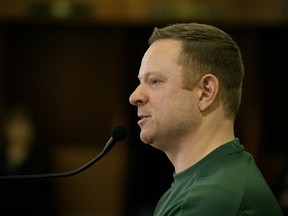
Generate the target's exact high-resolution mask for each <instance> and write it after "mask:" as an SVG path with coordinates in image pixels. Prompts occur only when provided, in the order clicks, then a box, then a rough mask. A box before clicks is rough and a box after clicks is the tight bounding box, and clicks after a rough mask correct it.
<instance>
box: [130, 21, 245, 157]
mask: <svg viewBox="0 0 288 216" xmlns="http://www.w3.org/2000/svg"><path fill="white" fill-rule="evenodd" d="M149 43H150V47H149V48H148V50H147V51H146V52H145V54H144V56H143V59H142V62H141V66H140V70H139V75H138V78H139V81H140V84H139V86H138V87H137V88H136V89H135V91H134V92H133V93H132V94H131V96H130V103H131V104H132V105H135V106H137V108H138V116H139V118H140V120H139V121H138V125H139V126H140V127H141V133H140V138H141V140H142V141H143V142H144V143H150V144H152V145H154V146H155V147H157V148H159V149H162V150H164V151H166V152H167V151H170V152H171V151H178V150H176V149H174V148H178V147H177V145H175V142H178V143H180V142H182V143H183V142H187V140H191V139H195V138H196V137H197V138H199V137H202V136H203V133H205V132H206V131H207V129H208V128H210V130H211V128H212V127H214V128H216V131H217V130H218V129H217V128H218V126H219V125H218V124H223V120H224V118H225V119H230V123H229V124H228V125H230V126H231V121H233V119H234V117H235V116H236V113H237V110H238V107H239V104H240V98H241V87H242V79H243V70H244V69H243V64H242V60H241V55H240V51H239V49H238V47H237V46H236V44H235V42H234V41H233V40H232V39H231V38H230V37H229V36H228V35H227V34H226V33H224V32H223V31H221V30H219V29H217V28H214V27H211V26H208V25H200V24H176V25H171V26H168V27H166V28H163V29H155V30H154V32H153V34H152V36H151V38H150V40H149ZM224 116H225V117H224ZM230 126H229V127H230ZM224 130H225V129H224ZM229 131H230V129H229ZM218 133H219V132H218ZM197 138H196V139H197Z"/></svg>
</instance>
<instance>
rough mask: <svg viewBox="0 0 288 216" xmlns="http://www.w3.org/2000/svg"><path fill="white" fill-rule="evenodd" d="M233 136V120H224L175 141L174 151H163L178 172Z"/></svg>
mask: <svg viewBox="0 0 288 216" xmlns="http://www.w3.org/2000/svg"><path fill="white" fill-rule="evenodd" d="M234 138H235V136H234V130H233V121H231V120H226V121H225V120H224V122H223V121H222V122H221V124H219V125H215V124H214V126H211V125H209V127H205V126H204V127H202V128H200V129H199V131H198V132H197V133H196V134H195V133H194V134H193V133H191V134H189V135H188V136H187V137H186V138H183V140H182V141H180V142H179V143H177V149H176V151H175V149H173V151H166V152H165V153H166V155H167V156H168V158H169V159H170V161H171V162H172V164H173V165H174V168H175V173H179V172H182V171H184V170H185V169H187V168H189V167H191V166H192V165H194V164H195V163H197V162H198V161H200V160H201V159H202V158H204V157H205V156H207V155H208V154H209V153H211V152H212V151H213V150H215V149H216V148H218V147H219V146H221V145H223V144H225V143H227V142H229V141H231V140H233V139H234Z"/></svg>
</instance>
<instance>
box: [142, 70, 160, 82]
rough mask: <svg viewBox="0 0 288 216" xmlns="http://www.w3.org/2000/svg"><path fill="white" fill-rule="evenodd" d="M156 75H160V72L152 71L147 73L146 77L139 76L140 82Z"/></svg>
mask: <svg viewBox="0 0 288 216" xmlns="http://www.w3.org/2000/svg"><path fill="white" fill-rule="evenodd" d="M154 74H159V71H150V72H147V73H145V74H144V76H139V75H138V76H137V77H138V79H139V80H141V78H144V79H145V78H147V77H150V76H151V75H154Z"/></svg>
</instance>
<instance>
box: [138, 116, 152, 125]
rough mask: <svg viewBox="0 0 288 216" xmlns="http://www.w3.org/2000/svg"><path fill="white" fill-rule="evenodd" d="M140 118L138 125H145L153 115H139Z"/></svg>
mask: <svg viewBox="0 0 288 216" xmlns="http://www.w3.org/2000/svg"><path fill="white" fill-rule="evenodd" d="M138 117H139V118H140V119H139V121H138V125H139V126H141V125H143V124H144V123H145V122H146V121H147V120H148V119H149V118H150V117H151V116H150V115H138Z"/></svg>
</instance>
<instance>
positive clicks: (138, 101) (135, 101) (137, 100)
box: [129, 84, 148, 106]
mask: <svg viewBox="0 0 288 216" xmlns="http://www.w3.org/2000/svg"><path fill="white" fill-rule="evenodd" d="M147 100H148V97H147V95H146V94H145V93H144V90H143V87H142V86H141V84H140V85H139V86H138V87H137V88H136V89H135V90H134V92H132V94H131V95H130V97H129V102H130V104H132V105H134V106H139V105H142V104H145V103H146V102H147Z"/></svg>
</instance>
